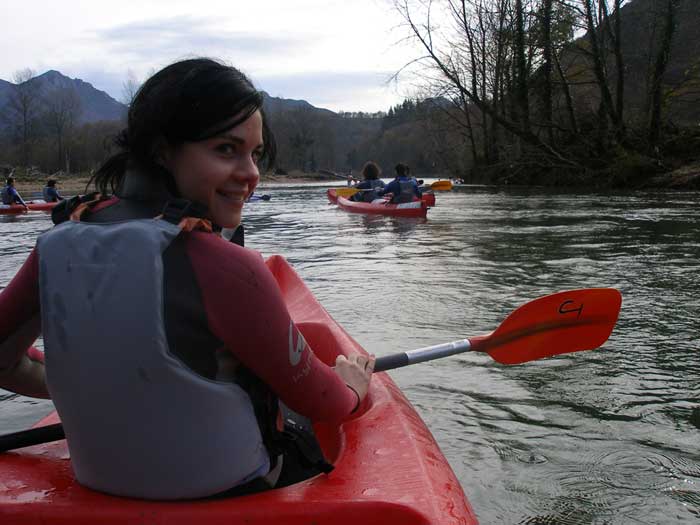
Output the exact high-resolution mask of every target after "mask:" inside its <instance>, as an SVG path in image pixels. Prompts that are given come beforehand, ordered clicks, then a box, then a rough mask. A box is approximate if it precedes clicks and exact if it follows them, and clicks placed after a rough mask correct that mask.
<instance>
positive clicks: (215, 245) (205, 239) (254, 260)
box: [184, 231, 264, 266]
mask: <svg viewBox="0 0 700 525" xmlns="http://www.w3.org/2000/svg"><path fill="white" fill-rule="evenodd" d="M184 235H186V238H187V244H188V251H192V250H196V251H197V252H201V253H202V254H206V257H215V258H218V260H219V263H225V262H233V261H237V262H238V263H239V264H240V263H241V262H242V263H246V264H256V265H257V264H262V265H263V266H264V262H263V259H262V256H261V255H260V253H259V252H256V251H255V250H251V249H250V248H244V247H243V246H239V245H238V244H236V243H233V242H230V241H227V240H226V239H224V238H222V237H221V236H220V235H219V234H218V233H208V232H204V231H192V232H186V233H185V234H184Z"/></svg>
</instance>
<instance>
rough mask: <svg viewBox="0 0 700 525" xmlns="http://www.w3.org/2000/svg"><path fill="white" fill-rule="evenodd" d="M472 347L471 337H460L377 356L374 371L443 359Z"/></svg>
mask: <svg viewBox="0 0 700 525" xmlns="http://www.w3.org/2000/svg"><path fill="white" fill-rule="evenodd" d="M471 349H472V345H471V343H470V342H469V339H460V340H459V341H452V342H451V343H442V344H439V345H433V346H426V347H424V348H417V349H415V350H409V351H408V352H399V353H396V354H391V355H385V356H383V357H378V358H377V360H376V362H375V364H374V371H375V372H386V371H387V370H393V369H395V368H401V367H403V366H408V365H414V364H416V363H423V362H424V361H432V360H433V359H441V358H443V357H449V356H451V355H455V354H463V353H464V352H469V351H470V350H471Z"/></svg>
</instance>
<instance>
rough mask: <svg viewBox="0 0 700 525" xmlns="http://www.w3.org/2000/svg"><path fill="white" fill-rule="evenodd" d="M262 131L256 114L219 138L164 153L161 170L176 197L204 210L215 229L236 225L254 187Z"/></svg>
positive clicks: (189, 144) (261, 149)
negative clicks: (171, 179)
mask: <svg viewBox="0 0 700 525" xmlns="http://www.w3.org/2000/svg"><path fill="white" fill-rule="evenodd" d="M262 127H263V126H262V115H261V114H260V112H259V111H256V112H255V113H253V114H252V115H251V116H250V117H248V119H247V120H245V121H243V122H242V123H240V124H238V125H237V126H235V127H233V128H231V129H229V130H227V131H224V132H223V133H221V134H220V135H217V136H215V137H213V138H210V139H206V140H202V141H200V142H185V143H184V144H182V145H181V146H178V147H176V148H171V149H168V150H167V151H166V154H165V159H164V162H165V166H166V167H167V168H168V169H169V170H170V172H171V173H172V174H173V177H174V178H175V184H176V185H177V189H178V190H179V191H180V194H181V195H182V196H183V198H185V199H188V200H192V201H196V202H198V203H200V204H204V205H205V206H207V208H208V209H209V219H211V220H212V221H213V222H214V223H215V224H218V225H219V226H222V227H224V228H235V227H236V226H238V224H240V222H241V211H242V210H243V204H244V203H245V200H246V199H247V198H248V197H249V196H250V195H251V194H252V193H253V190H255V187H256V186H257V185H258V182H259V180H260V173H259V171H258V165H257V162H258V160H259V158H260V156H261V154H262V151H263V139H262Z"/></svg>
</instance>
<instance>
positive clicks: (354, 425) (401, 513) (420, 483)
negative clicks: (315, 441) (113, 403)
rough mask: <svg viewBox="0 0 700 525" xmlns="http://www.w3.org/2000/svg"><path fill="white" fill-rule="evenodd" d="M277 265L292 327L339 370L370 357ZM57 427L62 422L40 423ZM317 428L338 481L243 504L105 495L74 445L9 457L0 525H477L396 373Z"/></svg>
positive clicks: (0, 487) (328, 479)
mask: <svg viewBox="0 0 700 525" xmlns="http://www.w3.org/2000/svg"><path fill="white" fill-rule="evenodd" d="M267 264H268V267H269V268H270V270H271V271H272V273H273V275H274V276H275V278H276V279H277V282H278V284H279V287H280V290H281V292H282V294H283V296H284V299H285V301H286V303H287V307H288V309H289V311H290V313H291V315H292V318H293V319H294V321H295V323H297V325H298V327H299V329H300V330H301V332H302V333H303V334H304V337H305V339H306V340H307V341H308V343H309V345H310V346H311V348H313V349H314V351H315V353H316V354H317V355H318V356H319V358H320V359H322V360H323V361H324V362H326V363H327V364H329V365H330V364H333V363H334V362H335V358H336V357H337V355H339V354H344V355H348V354H351V353H355V352H364V350H363V349H362V348H361V347H360V345H359V344H358V343H357V342H356V341H355V340H354V339H352V338H351V337H350V336H349V335H348V334H347V333H346V332H345V330H343V328H342V327H341V326H340V325H338V324H337V323H336V322H335V321H334V320H333V319H332V318H331V317H330V315H329V314H328V313H327V312H326V311H325V309H324V308H323V307H322V306H321V304H320V303H319V302H318V301H317V300H316V298H315V297H314V296H313V294H312V293H311V291H310V290H309V289H308V288H307V287H306V285H305V284H304V282H303V281H302V280H301V279H300V278H299V276H298V275H297V274H296V273H295V272H294V270H293V269H292V268H291V267H290V266H289V265H288V263H287V262H286V261H285V260H284V259H283V258H282V257H279V256H273V257H271V258H270V259H268V261H267ZM105 417H109V415H108V414H105ZM57 421H58V417H57V416H56V414H55V413H54V414H52V415H50V416H48V417H47V418H45V419H44V420H42V421H41V422H40V423H39V424H40V425H45V424H50V423H55V422H57ZM314 428H315V430H316V434H317V436H318V438H319V442H320V443H321V446H322V448H323V450H324V453H325V454H326V456H327V458H328V459H329V460H330V461H331V462H332V463H333V464H334V465H335V470H334V471H333V472H331V473H330V474H328V475H325V474H322V475H319V476H316V477H315V478H312V479H309V480H306V481H304V482H301V483H298V484H296V485H293V486H290V487H285V488H282V489H277V490H270V491H267V492H263V493H258V494H253V495H250V496H245V497H238V498H222V499H207V500H196V501H182V502H155V501H143V500H135V499H128V498H120V497H114V496H108V495H105V494H102V493H99V492H95V491H93V490H90V489H87V488H85V487H83V486H81V485H79V484H78V483H77V482H76V480H75V478H74V476H73V472H72V469H71V467H70V455H69V452H68V449H67V447H66V442H65V440H62V441H58V442H55V443H50V444H44V445H36V446H33V447H27V448H24V449H21V450H17V451H14V452H10V453H5V454H0V472H2V476H0V522H2V523H12V524H14V525H39V524H42V525H46V524H49V525H52V524H68V523H70V524H72V525H81V524H94V523H100V524H108V525H109V524H122V523H148V524H149V525H165V524H167V525H184V524H191V523H203V524H206V525H218V524H234V523H246V524H249V525H257V524H263V523H278V524H287V525H297V524H298V525H302V524H306V525H308V524H311V523H313V524H317V525H322V524H332V525H343V524H345V523H348V524H353V525H356V524H357V523H362V525H374V524H376V525H380V524H381V525H385V524H404V525H413V524H416V525H427V524H441V525H443V524H444V525H451V524H460V525H471V524H475V523H477V520H476V517H475V516H474V513H473V511H472V509H471V507H470V505H469V503H468V501H467V499H466V498H465V496H464V493H463V491H462V488H461V486H460V484H459V482H458V480H457V479H456V477H455V475H454V473H453V472H452V470H451V468H450V467H449V465H448V463H447V461H446V460H445V457H444V456H443V454H442V452H441V451H440V449H439V447H438V445H437V444H436V442H435V440H434V439H433V437H432V435H431V434H430V431H429V430H428V429H427V427H426V426H425V424H424V423H423V421H422V420H421V418H420V417H419V415H418V414H417V413H416V411H415V409H414V408H413V407H412V405H411V404H410V403H409V402H408V401H407V400H406V398H405V397H404V395H403V394H402V393H401V391H400V390H399V388H398V387H397V386H396V385H395V384H394V382H393V381H392V380H391V378H390V377H389V375H388V374H386V373H378V374H375V376H374V377H373V379H372V382H371V384H370V390H369V393H368V396H367V398H365V400H364V401H363V403H362V405H361V407H360V408H359V410H358V413H357V414H356V416H355V417H353V418H352V419H350V420H348V421H345V422H344V423H342V424H341V425H340V426H336V425H328V424H318V425H315V426H314ZM126 431H127V429H125V432H126ZM105 453H109V451H107V450H106V451H105Z"/></svg>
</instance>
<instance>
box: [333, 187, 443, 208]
mask: <svg viewBox="0 0 700 525" xmlns="http://www.w3.org/2000/svg"><path fill="white" fill-rule="evenodd" d="M344 189H345V188H341V190H344ZM336 190H337V188H328V189H327V190H326V195H328V201H329V202H330V203H331V204H337V203H338V193H337V191H336ZM421 198H422V199H423V202H425V204H426V205H427V206H428V208H433V207H435V194H434V193H432V192H430V193H429V192H425V193H423V196H422V197H421Z"/></svg>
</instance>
